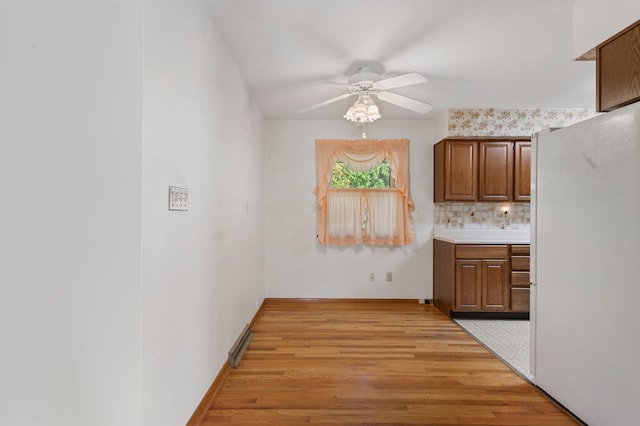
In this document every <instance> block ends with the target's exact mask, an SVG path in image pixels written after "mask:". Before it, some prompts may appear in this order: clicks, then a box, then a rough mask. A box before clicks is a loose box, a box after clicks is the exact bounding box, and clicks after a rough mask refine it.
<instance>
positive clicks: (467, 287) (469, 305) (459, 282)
mask: <svg viewBox="0 0 640 426" xmlns="http://www.w3.org/2000/svg"><path fill="white" fill-rule="evenodd" d="M481 286H482V261H481V260H470V259H464V260H456V309H460V310H470V311H477V310H479V309H480V305H481V302H480V301H481V298H482V290H481Z"/></svg>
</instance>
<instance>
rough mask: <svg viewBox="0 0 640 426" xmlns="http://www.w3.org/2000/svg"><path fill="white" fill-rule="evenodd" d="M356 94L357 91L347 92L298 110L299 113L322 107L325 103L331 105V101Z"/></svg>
mask: <svg viewBox="0 0 640 426" xmlns="http://www.w3.org/2000/svg"><path fill="white" fill-rule="evenodd" d="M355 95H356V93H345V94H344V95H340V96H336V97H335V98H331V99H328V100H326V101H324V102H320V103H319V104H315V105H311V106H309V107H306V108H303V109H301V110H300V111H298V113H299V114H303V113H305V112H308V111H311V110H312V109H316V108H320V107H323V106H325V105H329V104H330V103H333V102H337V101H339V100H341V99H346V98H348V97H351V96H355Z"/></svg>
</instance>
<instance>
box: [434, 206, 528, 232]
mask: <svg viewBox="0 0 640 426" xmlns="http://www.w3.org/2000/svg"><path fill="white" fill-rule="evenodd" d="M505 211H506V214H505ZM530 223H531V210H530V205H529V203H506V202H505V203H495V202H493V203H462V202H461V203H436V204H434V207H433V227H434V228H453V229H463V228H464V229H528V228H529V225H530Z"/></svg>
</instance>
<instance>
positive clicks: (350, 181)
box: [331, 158, 393, 188]
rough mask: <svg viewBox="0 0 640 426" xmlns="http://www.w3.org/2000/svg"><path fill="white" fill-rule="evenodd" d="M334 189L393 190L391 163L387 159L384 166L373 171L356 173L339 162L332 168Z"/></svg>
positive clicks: (381, 165) (383, 162)
mask: <svg viewBox="0 0 640 426" xmlns="http://www.w3.org/2000/svg"><path fill="white" fill-rule="evenodd" d="M331 187H332V188H392V187H393V186H392V179H391V171H390V169H389V162H388V161H387V159H386V158H385V159H384V160H383V161H382V164H380V165H379V166H377V167H375V168H373V169H371V170H363V171H360V172H359V171H356V170H353V169H350V168H349V167H347V165H346V164H344V162H343V161H341V160H338V161H336V162H335V163H334V165H333V167H332V168H331Z"/></svg>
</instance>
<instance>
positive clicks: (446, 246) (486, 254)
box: [433, 240, 529, 316]
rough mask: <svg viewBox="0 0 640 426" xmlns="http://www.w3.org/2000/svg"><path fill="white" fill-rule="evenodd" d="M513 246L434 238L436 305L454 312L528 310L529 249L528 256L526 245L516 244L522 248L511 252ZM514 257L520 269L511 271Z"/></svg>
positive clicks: (434, 294)
mask: <svg viewBox="0 0 640 426" xmlns="http://www.w3.org/2000/svg"><path fill="white" fill-rule="evenodd" d="M511 247H512V246H511V245H508V244H506V245H493V244H492V245H480V244H453V243H448V242H445V241H441V240H434V250H433V255H434V274H433V301H434V305H435V306H436V307H437V308H438V309H440V310H441V311H442V312H444V313H445V314H447V315H451V316H454V315H455V313H458V312H459V313H462V312H467V313H470V312H478V313H488V312H494V313H511V312H519V313H527V312H528V311H529V287H528V286H529V281H528V280H529V272H528V251H527V252H526V256H525V252H524V248H523V247H525V246H514V247H518V248H517V249H516V251H518V250H520V251H519V252H517V255H515V256H512V254H511ZM526 247H527V250H528V246H526ZM525 257H526V262H525V260H524V259H525ZM514 258H515V259H516V267H517V268H520V270H517V271H515V272H512V267H511V262H512V259H514ZM525 265H526V268H525ZM524 269H526V272H525V271H524ZM514 273H515V274H516V275H515V277H516V279H515V282H514V275H513V274H514ZM524 274H526V276H525V275H524ZM518 280H520V281H518ZM525 281H526V285H525Z"/></svg>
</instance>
